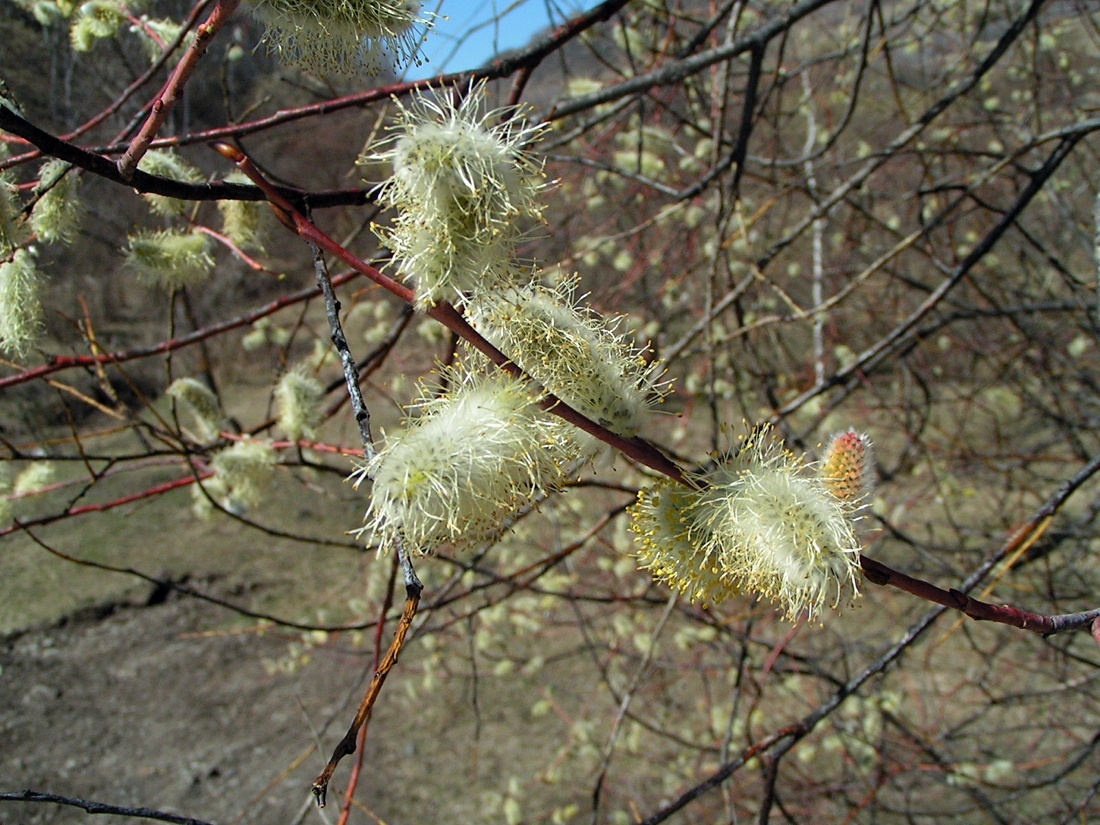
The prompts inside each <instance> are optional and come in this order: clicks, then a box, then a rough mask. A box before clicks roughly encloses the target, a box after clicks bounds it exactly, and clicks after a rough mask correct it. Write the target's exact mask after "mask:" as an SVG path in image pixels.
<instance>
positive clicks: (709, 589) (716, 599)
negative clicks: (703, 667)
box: [628, 479, 740, 606]
mask: <svg viewBox="0 0 1100 825" xmlns="http://www.w3.org/2000/svg"><path fill="white" fill-rule="evenodd" d="M699 496H700V492H699V491H698V490H696V489H694V488H691V487H687V486H685V485H683V484H680V483H679V482H677V481H673V480H672V479H662V480H661V481H659V482H657V483H656V484H654V485H653V486H652V487H648V488H646V489H644V490H642V491H641V492H639V493H638V500H637V501H636V502H635V503H634V504H633V505H632V506H631V507H630V509H629V511H628V512H629V515H630V519H631V522H630V529H631V531H632V532H633V533H634V534H635V537H636V541H637V545H638V549H637V551H636V553H635V555H636V556H637V557H638V560H639V566H640V567H642V568H643V569H645V570H648V571H649V572H650V574H651V575H652V576H653V578H655V579H657V580H658V581H662V582H664V583H665V584H667V585H668V586H669V587H672V588H674V589H676V590H679V591H680V592H681V593H683V594H684V595H685V596H687V597H688V598H689V599H690V600H691V601H692V602H697V603H700V604H702V605H704V606H707V605H718V604H721V603H722V602H723V601H725V600H726V599H727V598H729V597H730V596H733V595H736V594H737V593H738V592H740V591H739V590H738V588H737V586H736V585H735V584H734V582H733V581H732V579H731V576H730V574H729V573H728V572H727V571H725V570H724V569H723V567H722V566H721V564H720V560H719V559H718V558H716V557H713V556H711V555H709V554H708V552H707V550H706V549H703V548H712V547H713V544H714V543H713V541H711V537H710V536H709V534H708V530H707V528H706V527H705V526H703V525H702V524H699V523H698V519H697V515H698V508H697V505H698V501H699Z"/></svg>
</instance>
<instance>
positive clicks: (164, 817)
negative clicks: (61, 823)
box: [0, 789, 213, 825]
mask: <svg viewBox="0 0 1100 825" xmlns="http://www.w3.org/2000/svg"><path fill="white" fill-rule="evenodd" d="M0 802H48V803H51V804H54V805H68V806H70V807H72V808H82V809H83V810H84V812H85V813H89V814H108V815H110V816H129V817H134V818H136V819H152V820H156V821H157V822H171V823H173V825H213V823H210V822H207V821H206V820H204V819H194V818H193V817H190V816H180V815H179V814H170V813H168V812H167V811H158V810H155V809H153V808H130V807H127V806H126V805H111V804H109V803H107V802H93V801H92V800H90V799H78V798H76V797H72V796H60V795H58V794H55V793H46V792H44V791H34V790H30V789H26V790H22V791H0Z"/></svg>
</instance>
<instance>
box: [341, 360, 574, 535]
mask: <svg viewBox="0 0 1100 825" xmlns="http://www.w3.org/2000/svg"><path fill="white" fill-rule="evenodd" d="M445 375H446V379H447V383H448V386H449V387H450V390H449V391H448V393H447V394H446V395H444V396H441V397H438V396H432V394H431V392H430V389H428V388H425V389H424V396H423V399H422V401H421V402H420V404H419V407H420V414H419V415H418V416H417V417H416V418H415V419H410V420H409V422H408V424H407V426H406V428H405V430H404V431H403V432H400V433H398V434H396V435H394V436H392V437H389V436H387V437H386V439H385V446H384V447H383V449H382V450H380V451H379V452H378V453H377V455H376V456H375V458H374V459H373V460H372V461H370V462H369V463H368V464H367V465H366V466H365V467H364V468H363V469H362V470H361V471H360V473H359V474H358V479H357V483H358V481H362V480H363V479H364V478H370V479H372V480H373V486H372V489H371V500H370V506H369V508H368V509H367V513H366V516H365V517H364V520H365V522H366V523H365V526H364V527H363V528H362V529H361V530H360V531H359V532H360V533H368V534H370V535H371V536H372V537H373V538H374V540H375V541H377V542H379V543H380V545H381V546H382V547H385V546H389V545H390V543H391V542H392V541H401V542H402V543H403V546H404V547H405V549H406V551H409V552H419V553H428V552H431V551H433V550H435V549H436V548H437V547H438V546H439V545H441V544H469V543H472V542H477V541H480V540H483V539H485V538H488V537H490V536H492V535H494V534H495V533H496V532H497V531H498V530H500V528H501V524H502V523H503V522H504V521H505V520H506V519H507V518H508V517H509V516H511V515H514V514H515V513H516V512H518V511H519V510H520V509H522V508H523V507H525V506H527V505H529V504H531V503H532V502H533V501H535V500H537V499H538V498H540V497H542V496H543V495H545V494H546V493H547V492H549V491H552V490H554V489H555V488H557V487H559V486H560V485H561V484H562V483H564V481H565V480H566V474H567V467H568V466H569V464H570V462H571V461H572V460H573V459H574V458H575V456H576V455H577V452H578V445H577V443H576V440H575V438H574V435H573V429H572V428H571V427H570V426H568V425H567V424H564V423H563V422H562V421H561V420H560V419H558V418H556V417H555V416H552V415H549V414H548V413H546V412H545V411H543V410H542V409H541V408H540V407H539V406H538V404H537V393H536V392H534V391H533V390H532V388H531V387H530V386H529V385H528V384H527V383H526V382H524V381H521V380H518V379H515V378H512V377H510V376H508V375H506V374H504V373H501V372H493V373H488V374H486V373H483V372H481V371H476V370H470V369H467V368H465V367H462V366H459V367H457V368H454V369H448V370H446V372H445Z"/></svg>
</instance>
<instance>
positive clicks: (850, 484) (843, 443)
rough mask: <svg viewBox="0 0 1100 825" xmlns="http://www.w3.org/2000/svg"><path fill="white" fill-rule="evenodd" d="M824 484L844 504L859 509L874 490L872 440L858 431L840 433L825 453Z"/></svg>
mask: <svg viewBox="0 0 1100 825" xmlns="http://www.w3.org/2000/svg"><path fill="white" fill-rule="evenodd" d="M821 480H822V481H823V482H825V486H826V487H827V488H828V489H829V492H831V493H832V494H833V495H834V496H836V497H837V498H838V499H839V500H840V501H843V502H845V503H847V504H854V505H858V504H860V503H861V502H862V501H864V500H865V499H866V498H867V497H868V496H869V495H870V494H871V491H872V490H873V489H874V460H873V457H872V448H871V440H870V439H869V438H868V437H867V436H866V435H863V434H862V433H857V432H856V431H855V430H846V431H844V432H842V433H837V434H836V435H834V436H833V438H832V440H831V441H830V442H829V446H828V447H826V449H825V457H824V460H823V461H822V463H821Z"/></svg>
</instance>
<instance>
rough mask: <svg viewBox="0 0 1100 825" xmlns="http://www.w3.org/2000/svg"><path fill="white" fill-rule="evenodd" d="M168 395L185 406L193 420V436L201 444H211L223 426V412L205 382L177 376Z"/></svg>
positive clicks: (219, 434) (218, 435) (169, 388)
mask: <svg viewBox="0 0 1100 825" xmlns="http://www.w3.org/2000/svg"><path fill="white" fill-rule="evenodd" d="M168 395H169V396H171V397H172V398H174V399H175V400H176V401H177V402H178V403H180V404H181V405H182V406H184V407H186V408H187V410H188V412H189V413H190V414H191V418H192V419H193V421H194V428H195V437H196V439H197V440H198V441H199V443H201V444H213V443H214V442H215V441H217V440H218V438H220V437H221V432H222V430H223V429H224V428H225V425H226V420H225V414H224V413H223V412H222V408H221V404H219V403H218V397H217V396H216V395H214V392H213V390H211V389H210V388H209V387H208V386H206V384H204V383H202V382H201V381H198V380H196V379H194V378H177V379H176V380H175V381H173V382H172V383H171V385H170V386H169V387H168Z"/></svg>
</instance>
